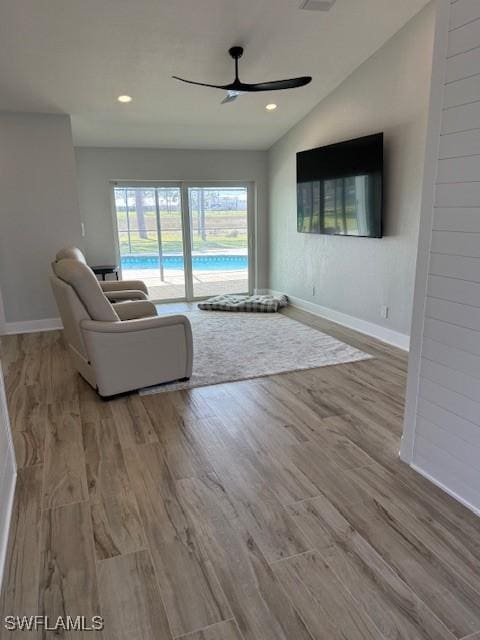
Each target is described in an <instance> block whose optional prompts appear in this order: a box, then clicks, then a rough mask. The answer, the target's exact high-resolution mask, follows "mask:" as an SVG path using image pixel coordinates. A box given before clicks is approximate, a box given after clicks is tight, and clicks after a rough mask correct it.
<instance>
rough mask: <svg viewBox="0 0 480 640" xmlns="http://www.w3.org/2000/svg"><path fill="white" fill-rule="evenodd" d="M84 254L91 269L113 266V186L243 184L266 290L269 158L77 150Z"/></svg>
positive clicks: (228, 153)
mask: <svg viewBox="0 0 480 640" xmlns="http://www.w3.org/2000/svg"><path fill="white" fill-rule="evenodd" d="M76 162H77V179H78V191H79V199H80V211H81V217H82V221H83V222H84V223H85V230H86V236H85V249H86V253H87V258H88V260H89V261H90V262H92V263H95V262H96V263H97V264H98V263H101V264H105V263H108V262H110V261H111V262H113V261H114V260H115V232H114V227H113V217H112V202H111V188H112V187H111V184H110V181H112V180H172V181H181V180H185V181H188V180H192V181H194V180H199V181H208V180H241V181H245V182H255V183H256V191H257V206H256V209H257V221H258V226H257V229H256V242H257V252H256V253H257V256H256V257H257V286H258V287H265V286H266V284H267V268H268V257H267V250H268V242H267V154H266V152H263V151H205V150H202V151H195V150H184V149H112V148H104V149H96V148H87V147H84V148H83V147H80V148H77V149H76Z"/></svg>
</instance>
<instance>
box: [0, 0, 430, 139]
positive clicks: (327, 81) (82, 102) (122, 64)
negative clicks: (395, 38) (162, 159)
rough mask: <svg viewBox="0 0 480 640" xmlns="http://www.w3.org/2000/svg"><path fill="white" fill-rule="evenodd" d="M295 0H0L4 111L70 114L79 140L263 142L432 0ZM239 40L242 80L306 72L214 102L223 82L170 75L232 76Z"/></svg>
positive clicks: (224, 79) (223, 79)
mask: <svg viewBox="0 0 480 640" xmlns="http://www.w3.org/2000/svg"><path fill="white" fill-rule="evenodd" d="M300 3H301V2H300V0H0V110H7V111H33V112H45V113H69V114H71V115H72V124H73V132H74V141H75V144H77V145H84V146H150V147H185V148H217V149H222V148H223V149H225V148H230V149H242V148H243V149H266V148H268V147H269V146H270V145H271V144H273V142H275V141H276V140H277V139H278V138H279V137H280V136H281V135H282V134H283V133H284V132H286V131H287V130H288V129H289V128H290V127H291V126H292V125H293V124H295V122H297V121H298V120H299V119H300V118H301V117H302V116H304V115H305V114H306V113H308V111H310V109H312V108H313V107H314V105H315V104H316V103H317V102H319V100H321V99H322V98H323V97H324V96H326V95H327V94H328V93H330V92H331V91H332V89H334V88H335V87H336V86H337V85H338V84H339V83H340V82H342V80H344V79H345V78H346V77H347V76H348V75H349V74H350V73H351V72H352V71H353V70H354V69H355V68H356V67H358V66H359V64H361V63H362V62H363V61H364V60H366V59H367V58H368V57H369V56H370V55H371V54H372V53H374V52H375V51H376V50H377V49H378V48H379V47H380V46H381V45H382V44H383V43H384V42H386V41H387V40H388V39H389V38H390V37H391V36H392V35H393V34H394V33H396V32H397V31H398V30H399V29H400V28H401V27H402V26H403V25H404V24H405V23H406V22H407V21H408V20H409V19H410V18H411V17H412V16H414V15H415V14H416V13H417V12H418V11H419V10H420V9H421V8H422V7H423V6H424V5H425V4H427V0H336V3H335V5H334V6H333V8H332V9H331V11H330V12H328V13H323V12H311V11H310V12H307V11H300V10H299V9H298V7H299V5H300ZM234 44H240V45H243V46H244V47H245V54H244V57H243V58H242V60H241V62H240V76H241V78H242V79H243V80H244V81H245V82H259V81H266V80H276V79H281V78H287V77H290V76H300V75H312V76H313V82H312V83H311V84H310V85H309V86H307V87H304V88H301V89H296V90H291V91H281V92H271V93H263V94H254V95H248V96H244V97H241V98H239V99H238V100H237V101H235V102H233V103H231V104H226V105H220V101H221V100H222V98H223V96H224V94H223V93H222V92H220V91H216V90H214V89H207V88H203V87H194V86H189V85H185V84H182V83H179V82H177V81H175V80H173V79H171V77H170V76H171V75H172V74H175V75H179V76H182V77H187V78H191V79H194V80H200V81H204V82H213V83H228V82H230V81H231V80H232V79H233V61H232V60H231V59H230V58H229V56H228V55H227V49H228V48H229V47H230V46H232V45H234ZM122 93H127V94H130V95H132V96H133V98H134V100H133V102H132V103H130V104H127V105H121V104H119V103H118V102H117V101H116V97H117V96H118V95H119V94H122ZM272 101H273V102H276V103H277V104H278V109H277V110H276V111H273V112H267V111H265V108H264V107H265V104H267V103H268V102H272Z"/></svg>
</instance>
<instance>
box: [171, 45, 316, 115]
mask: <svg viewBox="0 0 480 640" xmlns="http://www.w3.org/2000/svg"><path fill="white" fill-rule="evenodd" d="M228 53H229V54H230V56H231V57H232V58H233V60H234V61H235V79H234V80H233V82H231V83H230V84H224V85H221V84H220V85H219V84H209V83H207V82H196V81H194V80H186V79H185V78H180V77H179V76H172V78H175V80H180V82H186V83H187V84H195V85H199V86H201V87H210V88H212V89H221V90H223V91H226V92H227V95H226V96H225V98H224V99H223V100H222V104H226V103H228V102H233V101H234V100H236V99H237V98H238V97H239V96H241V95H244V94H245V93H256V92H259V91H280V90H282V89H297V88H298V87H304V86H305V85H306V84H309V83H310V82H311V81H312V78H311V76H301V77H299V78H287V79H285V80H273V81H270V82H257V83H254V84H248V83H246V82H242V81H241V80H240V78H239V75H238V61H239V59H240V58H241V57H242V56H243V47H231V48H230V49H229V50H228Z"/></svg>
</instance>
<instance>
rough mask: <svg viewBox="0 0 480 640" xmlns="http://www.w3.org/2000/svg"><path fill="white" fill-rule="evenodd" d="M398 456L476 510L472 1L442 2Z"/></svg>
mask: <svg viewBox="0 0 480 640" xmlns="http://www.w3.org/2000/svg"><path fill="white" fill-rule="evenodd" d="M430 121H431V129H430V134H429V142H428V147H427V164H426V172H425V175H426V179H425V186H424V201H423V202H424V206H423V208H422V226H421V235H420V243H419V254H418V265H419V268H418V276H417V282H416V287H415V304H414V314H413V323H412V352H411V354H410V362H409V373H408V388H407V406H406V416H405V429H404V436H403V439H402V450H401V456H402V458H403V459H404V460H405V461H407V462H410V463H411V464H412V466H414V467H415V468H416V469H417V470H419V471H420V472H421V473H423V474H425V475H427V476H429V477H430V478H431V479H433V480H434V482H436V483H437V484H439V485H441V486H442V487H443V488H444V489H446V490H447V491H448V492H449V493H451V494H452V495H454V496H455V497H457V498H458V499H459V500H461V501H462V502H464V503H465V504H467V505H468V506H469V507H470V508H472V509H473V510H474V511H476V512H477V513H479V514H480V400H479V398H480V2H478V0H457V1H456V2H455V3H452V5H451V7H450V5H449V3H448V1H447V0H445V1H444V2H442V14H441V16H439V21H438V25H437V33H436V55H435V59H434V73H433V81H432V105H431V116H430Z"/></svg>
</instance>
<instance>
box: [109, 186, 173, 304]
mask: <svg viewBox="0 0 480 640" xmlns="http://www.w3.org/2000/svg"><path fill="white" fill-rule="evenodd" d="M114 196H115V213H116V221H117V232H118V247H119V254H120V267H121V271H122V278H123V279H125V280H143V281H144V282H145V284H146V285H147V287H148V289H149V293H150V296H151V298H152V299H154V300H175V299H182V298H185V291H186V290H185V261H184V250H183V225H182V207H181V190H180V188H179V187H175V186H171V187H118V186H117V187H115V188H114Z"/></svg>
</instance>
